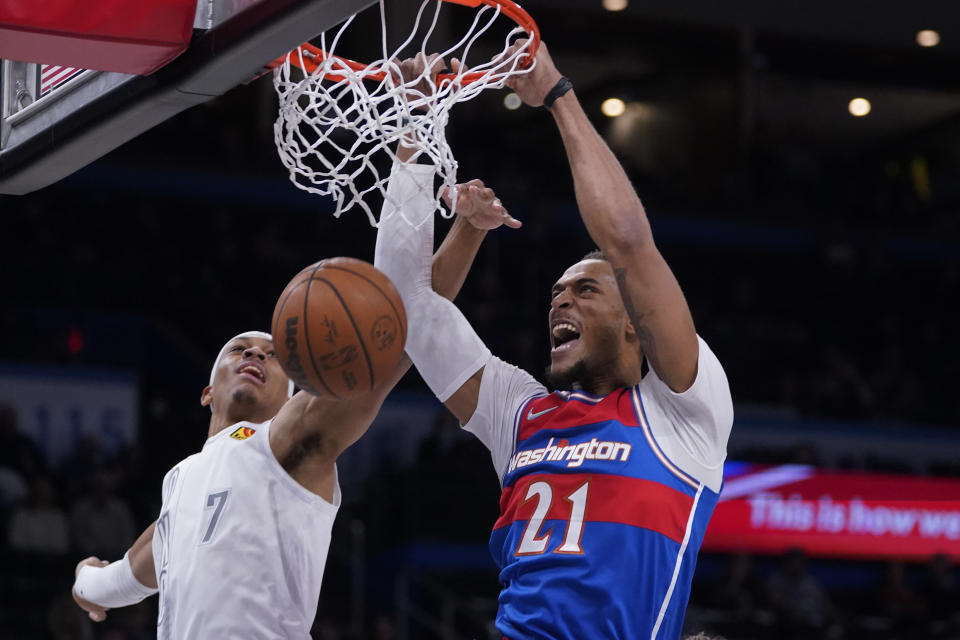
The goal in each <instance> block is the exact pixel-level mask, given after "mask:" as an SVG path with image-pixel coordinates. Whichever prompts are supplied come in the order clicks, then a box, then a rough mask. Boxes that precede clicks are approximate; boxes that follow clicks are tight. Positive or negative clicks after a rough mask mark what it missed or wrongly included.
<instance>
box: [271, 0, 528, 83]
mask: <svg viewBox="0 0 960 640" xmlns="http://www.w3.org/2000/svg"><path fill="white" fill-rule="evenodd" d="M443 1H444V2H449V3H451V4H459V5H463V6H465V7H472V8H477V7H479V6H480V5H481V4H485V5H487V6H490V7H497V6H499V7H500V12H501V13H503V14H504V15H506V16H508V17H510V18H511V19H512V20H513V21H514V22H516V23H517V24H518V25H520V26H521V27H522V28H523V29H524V30H525V31H526V32H527V33H528V34H530V42H529V43H528V45H527V54H528V55H529V56H530V57H529V58H528V59H527V60H524V61H523V63H521V66H522V67H523V68H527V67H528V66H530V60H532V59H533V57H534V56H535V55H537V50H538V49H539V48H540V28H539V27H538V26H537V23H536V22H534V20H533V18H532V17H530V14H529V13H527V12H526V10H525V9H524V8H523V7H521V6H520V5H519V4H517V3H516V2H514V1H513V0H443ZM298 48H299V49H300V50H301V51H302V52H303V53H302V56H298V55H295V53H296V50H294V51H293V52H291V53H290V54H289V55H290V62H291V64H294V65H296V66H298V67H300V68H301V69H303V70H304V71H305V72H306V73H313V72H314V71H316V70H317V67H319V66H320V64H321V63H322V62H323V61H324V60H327V59H330V60H336V61H337V62H338V63H339V64H340V65H343V66H344V67H348V68H350V69H353V70H354V71H357V72H360V71H364V70H366V69H367V67H368V65H366V64H364V63H362V62H357V61H356V60H350V59H349V58H343V57H341V56H331V55H328V54H327V52H325V51H324V50H323V49H321V48H320V47H315V46H313V45H312V44H310V43H309V42H305V43H303V44H302V45H300V46H299V47H298ZM286 59H287V56H281V57H279V58H277V59H276V60H274V61H273V62H271V63H270V64H268V65H267V67H268V68H270V69H275V68H276V67H279V66H280V65H282V64H283V63H284V62H285V61H286ZM486 75H487V72H483V71H477V72H472V73H465V74H463V76H462V77H461V78H460V81H461V83H462V84H464V85H468V84H471V83H474V82H476V81H477V80H480V79H481V78H483V77H484V76H486ZM386 77H387V72H386V71H378V72H377V73H372V74H370V75H368V76H365V77H364V79H365V80H375V81H377V82H380V81H382V80H383V79H384V78H386ZM324 78H325V79H328V80H332V81H334V82H343V81H344V80H349V77H348V76H342V75H339V74H335V73H328V74H326V75H325V76H324ZM455 79H457V74H455V73H440V74H438V75H437V84H442V83H444V82H453V81H454V80H455Z"/></svg>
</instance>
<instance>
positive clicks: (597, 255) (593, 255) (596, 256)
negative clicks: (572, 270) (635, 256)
mask: <svg viewBox="0 0 960 640" xmlns="http://www.w3.org/2000/svg"><path fill="white" fill-rule="evenodd" d="M580 260H604V261H606V262H610V261H609V260H607V256H606V255H605V254H604V253H603V251H601V250H600V249H594V250H593V251H591V252H590V253H588V254H587V255H585V256H583V257H582V258H580Z"/></svg>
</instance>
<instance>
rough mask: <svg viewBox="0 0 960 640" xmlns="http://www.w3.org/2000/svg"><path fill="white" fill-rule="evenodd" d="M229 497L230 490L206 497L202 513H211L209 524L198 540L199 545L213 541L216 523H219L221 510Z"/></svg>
mask: <svg viewBox="0 0 960 640" xmlns="http://www.w3.org/2000/svg"><path fill="white" fill-rule="evenodd" d="M229 497H230V489H224V490H223V491H217V492H216V493H211V494H208V495H207V502H206V506H205V507H204V511H208V512H211V514H210V523H209V524H208V525H207V529H206V533H204V534H203V538H201V539H200V544H207V543H208V542H210V541H211V540H213V534H214V533H215V532H216V530H217V523H218V522H220V516H222V515H223V508H224V507H225V506H226V504H227V498H229Z"/></svg>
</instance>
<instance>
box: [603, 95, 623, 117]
mask: <svg viewBox="0 0 960 640" xmlns="http://www.w3.org/2000/svg"><path fill="white" fill-rule="evenodd" d="M626 110H627V105H626V103H625V102H624V101H623V100H621V99H620V98H607V99H606V100H604V101H603V104H601V105H600V111H602V112H603V115H605V116H607V117H608V118H616V117H617V116H622V115H623V113H624V112H625V111H626Z"/></svg>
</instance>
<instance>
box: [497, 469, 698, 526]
mask: <svg viewBox="0 0 960 640" xmlns="http://www.w3.org/2000/svg"><path fill="white" fill-rule="evenodd" d="M534 482H546V483H547V484H549V485H550V488H551V490H552V500H551V503H550V508H549V510H548V511H547V515H546V517H545V518H544V519H546V520H568V519H569V518H570V513H571V504H570V501H569V500H566V498H567V496H569V495H570V494H572V493H573V492H574V491H576V490H577V489H579V488H580V487H582V486H583V485H584V483H587V482H589V483H590V489H589V491H588V497H587V506H586V511H585V513H584V517H583V519H584V521H585V522H615V523H620V524H626V525H630V526H634V527H640V528H643V529H649V530H650V531H656V532H657V533H660V534H663V535H665V536H666V537H668V538H670V539H671V540H673V541H674V542H677V543H680V542H682V541H683V536H684V533H685V532H686V528H687V519H688V518H689V516H690V509H691V508H692V507H693V497H692V496H688V495H687V494H685V493H683V492H681V491H677V490H676V489H672V488H671V487H668V486H667V485H665V484H660V483H659V482H654V481H652V480H643V479H640V478H629V477H626V476H617V475H608V474H593V475H591V474H584V473H570V474H567V473H562V474H545V473H541V474H531V475H527V476H524V477H522V478H520V479H519V480H517V482H516V483H515V484H514V485H512V486H509V487H504V489H503V494H502V495H501V496H500V514H501V515H500V517H499V518H498V519H497V522H496V524H495V525H494V527H493V528H494V529H499V528H501V527H506V526H509V525H511V524H512V523H514V522H516V521H518V520H529V519H530V518H531V517H532V516H533V512H534V510H535V509H536V508H537V506H538V500H537V498H536V496H534V497H532V498H531V499H530V500H527V491H528V490H529V488H530V485H531V484H533V483H534Z"/></svg>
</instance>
